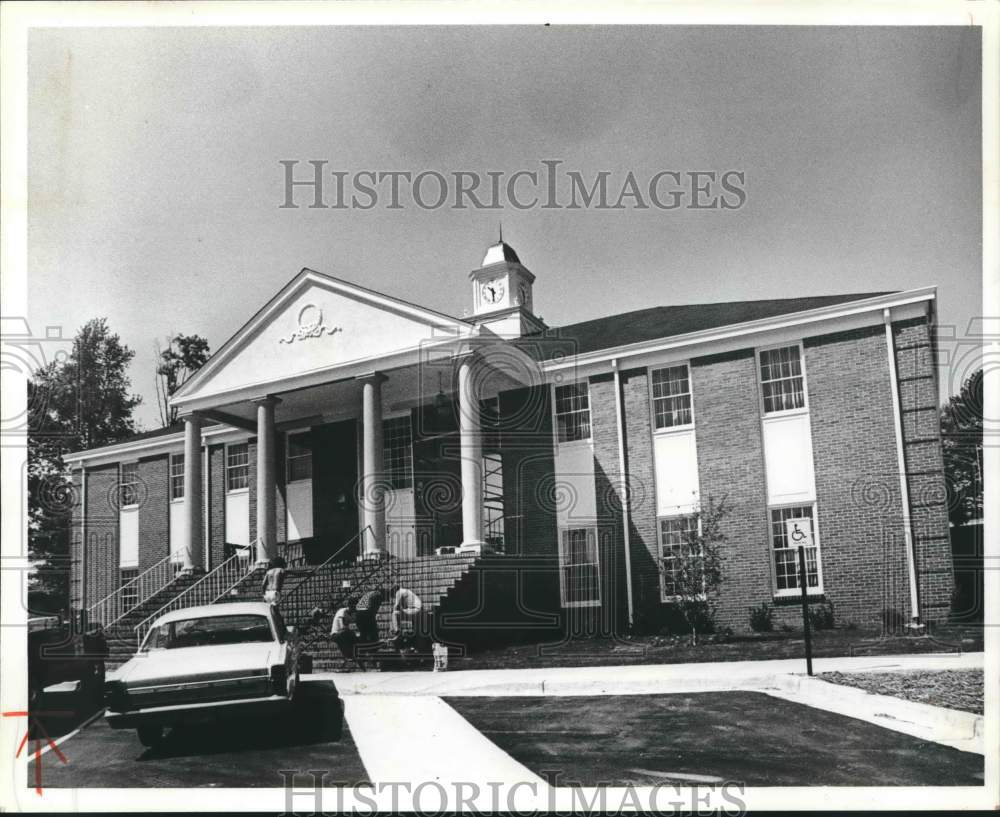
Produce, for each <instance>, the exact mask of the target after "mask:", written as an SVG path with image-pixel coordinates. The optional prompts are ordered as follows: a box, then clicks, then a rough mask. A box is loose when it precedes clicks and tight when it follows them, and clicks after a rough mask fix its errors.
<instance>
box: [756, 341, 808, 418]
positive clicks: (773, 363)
mask: <svg viewBox="0 0 1000 817" xmlns="http://www.w3.org/2000/svg"><path fill="white" fill-rule="evenodd" d="M760 387H761V392H762V394H763V396H764V413H765V414H771V413H773V412H776V411H791V410H792V409H800V408H803V407H804V406H805V404H806V397H805V388H804V385H803V377H802V355H801V351H800V349H799V347H798V344H796V345H794V346H782V347H781V348H780V349H764V350H763V351H762V352H761V353H760Z"/></svg>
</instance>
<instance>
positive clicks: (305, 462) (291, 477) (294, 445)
mask: <svg viewBox="0 0 1000 817" xmlns="http://www.w3.org/2000/svg"><path fill="white" fill-rule="evenodd" d="M286 439H287V440H288V455H287V457H286V458H285V464H286V468H287V473H286V477H287V481H288V482H297V481H299V480H303V479H312V447H311V446H310V444H309V432H308V431H298V432H295V433H290V434H288V435H287V438H286Z"/></svg>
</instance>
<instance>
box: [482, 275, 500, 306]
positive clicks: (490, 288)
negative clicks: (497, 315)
mask: <svg viewBox="0 0 1000 817" xmlns="http://www.w3.org/2000/svg"><path fill="white" fill-rule="evenodd" d="M482 294H483V300H484V301H485V302H486V303H488V304H498V303H500V301H502V300H503V294H504V286H503V281H501V280H499V279H498V280H496V281H487V282H486V283H485V284H483V288H482Z"/></svg>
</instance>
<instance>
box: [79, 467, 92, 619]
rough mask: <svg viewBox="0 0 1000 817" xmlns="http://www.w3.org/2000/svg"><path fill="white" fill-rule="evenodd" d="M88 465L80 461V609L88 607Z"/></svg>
mask: <svg viewBox="0 0 1000 817" xmlns="http://www.w3.org/2000/svg"><path fill="white" fill-rule="evenodd" d="M89 579H90V577H89V576H88V575H87V466H86V465H85V464H84V462H83V460H81V461H80V610H81V611H84V610H86V609H87V582H88V581H89Z"/></svg>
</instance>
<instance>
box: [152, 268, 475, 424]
mask: <svg viewBox="0 0 1000 817" xmlns="http://www.w3.org/2000/svg"><path fill="white" fill-rule="evenodd" d="M474 331H475V328H474V327H473V326H471V325H470V324H468V323H466V322H465V321H460V320H458V319H456V318H451V317H449V316H447V315H443V314H441V313H438V312H434V311H433V310H429V309H425V308H423V307H420V306H417V305H415V304H410V303H407V302H405V301H401V300H399V299H396V298H392V297H390V296H387V295H383V294H381V293H378V292H374V291H372V290H369V289H365V288H364V287H360V286H357V285H356V284H351V283H348V282H346V281H341V280H340V279H337V278H333V277H332V276H329V275H325V274H323V273H318V272H315V271H313V270H308V269H306V270H303V271H302V272H301V273H299V274H298V275H297V276H296V277H295V278H293V279H292V280H291V281H290V282H289V283H288V284H287V285H286V286H285V287H284V288H283V289H282V290H281V291H280V292H279V293H278V294H277V295H276V296H275V297H274V298H272V299H271V301H269V302H268V303H267V304H266V305H265V306H264V307H263V308H262V309H261V310H260V311H259V312H258V313H257V314H256V315H254V317H253V318H251V319H250V321H248V322H247V323H246V324H245V325H244V326H243V327H242V328H241V329H240V330H239V331H238V332H237V333H236V334H235V335H233V337H232V338H230V339H229V340H228V341H226V343H225V344H224V345H223V346H222V348H221V349H219V351H218V352H217V353H216V354H215V355H213V356H212V358H211V359H210V360H209V361H208V363H206V364H205V366H204V367H203V368H202V369H201V370H200V371H199V372H198V373H197V374H196V375H195V376H194V377H192V378H191V379H190V380H188V382H187V383H185V384H184V386H183V387H181V389H179V390H178V392H177V393H176V394H175V395H174V398H173V400H172V402H173V403H174V405H177V406H179V407H180V408H181V409H182V410H183V408H184V406H185V405H190V404H194V403H197V402H202V401H203V400H204V398H207V397H211V396H225V395H235V394H242V393H244V392H246V391H247V390H248V389H249V390H253V389H259V390H261V391H262V393H263V392H264V391H267V390H268V386H270V385H272V384H276V383H278V384H288V383H290V382H292V381H294V380H295V378H296V377H299V376H306V375H313V374H316V373H322V372H329V373H330V375H331V377H332V378H335V377H336V371H337V369H339V368H344V369H345V370H349V369H351V368H352V367H355V368H356V367H357V366H358V365H361V366H366V365H369V364H370V365H371V368H373V369H374V368H379V367H378V366H377V365H376V364H377V363H378V361H379V360H389V359H392V358H393V356H398V355H399V354H400V353H404V352H408V351H416V350H419V349H420V348H421V347H422V346H425V345H427V344H429V343H434V342H440V341H445V340H447V339H450V338H459V337H464V336H468V335H470V334H472V333H474Z"/></svg>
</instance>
